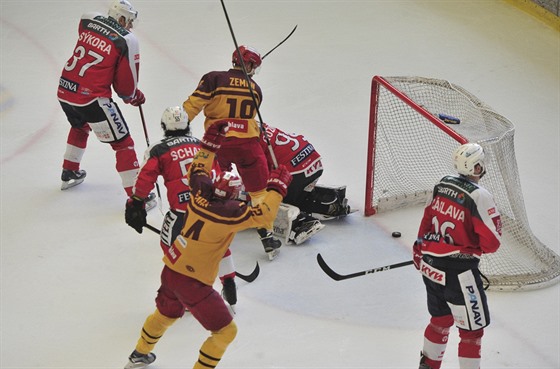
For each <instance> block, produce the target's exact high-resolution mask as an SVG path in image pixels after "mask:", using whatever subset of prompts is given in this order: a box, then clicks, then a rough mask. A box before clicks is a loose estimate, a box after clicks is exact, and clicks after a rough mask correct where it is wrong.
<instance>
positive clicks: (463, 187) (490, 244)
mask: <svg viewBox="0 0 560 369" xmlns="http://www.w3.org/2000/svg"><path fill="white" fill-rule="evenodd" d="M501 234H502V223H501V217H500V213H499V211H498V209H497V207H496V204H495V202H494V199H493V197H492V195H491V194H490V193H489V192H488V190H486V189H485V188H483V187H480V186H479V185H478V184H476V183H474V182H471V181H469V180H468V179H467V178H465V177H461V176H446V177H444V178H442V179H441V181H440V182H439V183H438V184H436V185H435V186H434V190H433V192H432V194H431V196H430V198H429V199H428V202H427V204H426V207H425V208H424V216H423V218H422V222H421V223H420V229H419V230H418V238H419V239H422V240H423V245H422V253H423V254H428V255H432V256H436V257H443V256H449V255H453V254H458V253H462V254H468V255H473V256H476V257H480V256H481V255H482V254H483V253H492V252H495V251H496V250H497V249H498V247H499V246H500V238H501Z"/></svg>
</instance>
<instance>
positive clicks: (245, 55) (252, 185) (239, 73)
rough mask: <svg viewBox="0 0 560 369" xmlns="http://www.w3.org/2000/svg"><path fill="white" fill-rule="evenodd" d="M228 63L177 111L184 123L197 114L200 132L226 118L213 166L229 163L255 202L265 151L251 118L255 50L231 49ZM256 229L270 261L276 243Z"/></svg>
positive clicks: (262, 187)
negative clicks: (227, 122) (181, 111)
mask: <svg viewBox="0 0 560 369" xmlns="http://www.w3.org/2000/svg"><path fill="white" fill-rule="evenodd" d="M231 61H232V68H230V69H229V70H227V71H212V72H209V73H206V74H205V75H204V76H202V78H201V79H200V82H199V84H198V86H197V88H196V89H195V91H194V92H193V93H192V94H191V95H190V96H189V97H188V98H187V100H185V102H184V103H183V108H184V109H185V111H186V112H187V114H188V116H189V121H192V120H193V119H194V118H195V117H196V116H197V115H198V114H199V113H200V112H203V113H204V116H205V120H204V128H205V129H208V127H210V126H211V125H212V124H213V123H214V122H216V121H217V120H220V119H226V118H227V119H230V125H229V130H228V132H227V133H226V135H225V136H226V138H225V139H224V141H223V142H222V145H221V148H220V150H219V152H218V153H217V154H218V162H219V163H220V168H221V169H222V171H228V170H231V167H232V163H233V164H235V166H236V169H237V171H238V172H239V175H240V176H241V179H242V180H243V184H244V185H245V190H246V191H247V192H249V194H250V196H251V201H252V202H253V203H255V204H256V203H259V202H260V201H262V199H263V197H264V195H265V194H266V180H267V178H268V174H269V171H268V165H267V161H266V157H265V153H264V151H263V149H262V147H261V146H260V144H259V138H260V136H261V129H260V126H259V123H258V122H257V121H256V120H255V115H256V113H257V109H258V107H259V106H260V105H261V102H262V99H263V94H262V90H261V88H260V86H259V85H258V84H257V83H256V82H255V81H254V79H253V76H254V75H255V73H256V72H257V70H258V69H260V65H261V63H262V58H261V55H260V54H259V52H258V51H257V50H255V49H253V48H252V47H249V46H245V45H241V46H239V50H237V49H236V50H234V51H233V54H232V59H231ZM243 66H245V68H243ZM245 72H247V76H246V75H245ZM249 83H250V85H249ZM257 231H258V233H259V236H260V238H261V242H262V244H263V246H264V250H265V252H266V253H267V255H268V257H269V259H270V260H272V259H274V258H275V257H276V255H277V254H278V252H279V251H280V250H279V248H280V246H281V245H282V242H280V240H278V239H276V238H274V237H273V235H272V222H270V223H267V224H265V225H263V226H262V227H259V228H258V229H257Z"/></svg>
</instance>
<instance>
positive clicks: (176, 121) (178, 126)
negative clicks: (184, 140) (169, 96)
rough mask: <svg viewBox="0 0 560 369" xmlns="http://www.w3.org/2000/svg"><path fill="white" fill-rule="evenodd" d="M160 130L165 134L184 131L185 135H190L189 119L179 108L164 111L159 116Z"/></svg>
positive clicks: (174, 107)
mask: <svg viewBox="0 0 560 369" xmlns="http://www.w3.org/2000/svg"><path fill="white" fill-rule="evenodd" d="M161 128H162V129H163V130H164V131H165V132H167V131H181V130H186V131H187V135H190V134H191V129H190V125H189V117H188V115H187V113H186V112H185V111H184V110H183V108H181V107H180V106H173V107H169V108H167V109H165V111H164V112H163V115H162V116H161Z"/></svg>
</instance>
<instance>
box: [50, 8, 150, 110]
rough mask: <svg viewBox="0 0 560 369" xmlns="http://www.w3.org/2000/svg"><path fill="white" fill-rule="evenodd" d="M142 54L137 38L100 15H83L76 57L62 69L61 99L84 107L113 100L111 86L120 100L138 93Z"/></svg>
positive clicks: (59, 92)
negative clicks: (109, 99)
mask: <svg viewBox="0 0 560 369" xmlns="http://www.w3.org/2000/svg"><path fill="white" fill-rule="evenodd" d="M139 67H140V51H139V45H138V40H137V38H136V36H135V35H134V34H133V33H131V32H129V31H127V30H126V29H124V28H123V27H121V26H120V25H119V24H118V23H117V22H116V21H115V20H113V19H112V18H108V17H106V16H103V15H101V14H100V13H86V14H84V15H82V18H81V19H80V24H79V26H78V41H77V43H76V46H75V48H74V52H73V55H72V56H71V57H70V59H68V61H67V62H66V65H65V66H64V68H63V70H62V75H61V77H60V80H59V86H58V99H59V100H60V101H63V102H66V103H68V104H71V105H76V106H85V105H88V104H89V103H91V102H92V101H93V100H95V99H96V98H98V97H105V98H110V97H111V95H112V91H111V86H112V87H113V89H114V90H115V92H116V93H117V95H119V96H120V97H121V98H123V99H126V98H131V97H132V96H134V94H135V92H136V87H137V84H138V72H139Z"/></svg>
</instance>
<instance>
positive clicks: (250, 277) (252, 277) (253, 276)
mask: <svg viewBox="0 0 560 369" xmlns="http://www.w3.org/2000/svg"><path fill="white" fill-rule="evenodd" d="M144 227H146V228H148V229H149V230H150V231H152V232H154V233H157V234H161V231H160V230H159V229H157V228H156V227H154V226H153V225H150V224H147V223H146V225H145V226H144ZM260 271H261V268H260V266H259V262H258V261H257V265H256V266H255V269H253V271H252V272H251V274H247V275H245V274H241V273H239V272H237V271H236V272H235V275H236V276H238V277H239V278H241V279H243V280H244V281H245V282H248V283H251V282H253V281H254V280H255V279H257V277H258V276H259V273H260Z"/></svg>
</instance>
